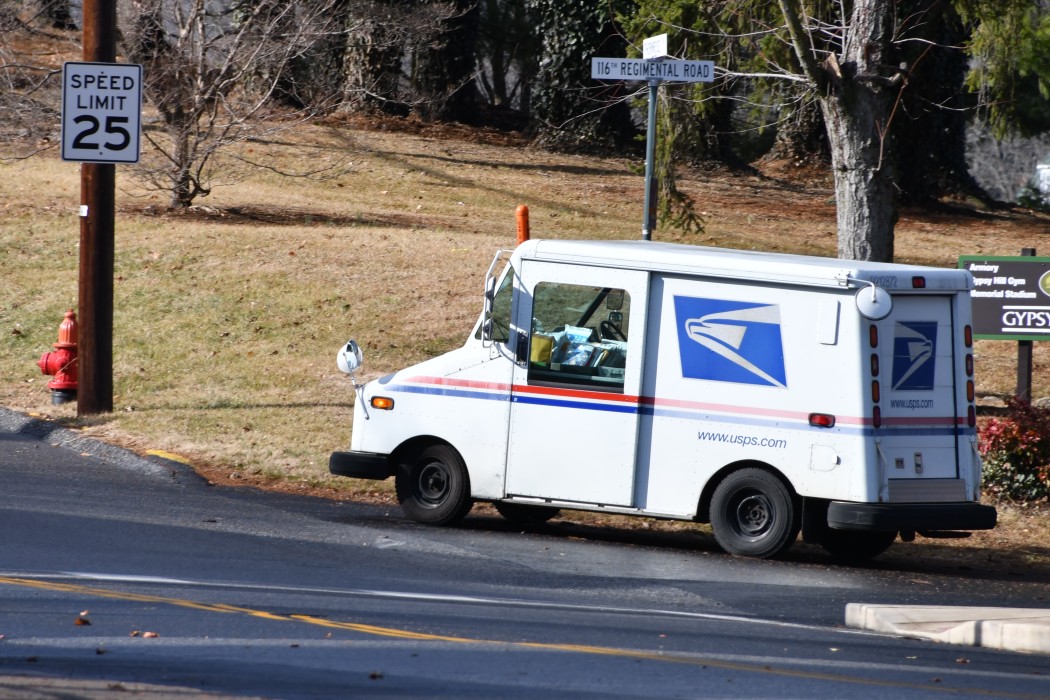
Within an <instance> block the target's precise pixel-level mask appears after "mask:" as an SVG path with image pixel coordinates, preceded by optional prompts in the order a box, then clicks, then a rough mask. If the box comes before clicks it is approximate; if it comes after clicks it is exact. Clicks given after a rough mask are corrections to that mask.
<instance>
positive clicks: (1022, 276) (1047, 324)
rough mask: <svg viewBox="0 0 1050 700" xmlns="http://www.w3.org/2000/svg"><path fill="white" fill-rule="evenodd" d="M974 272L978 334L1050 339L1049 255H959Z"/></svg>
mask: <svg viewBox="0 0 1050 700" xmlns="http://www.w3.org/2000/svg"><path fill="white" fill-rule="evenodd" d="M959 267H961V268H962V269H964V270H969V271H970V274H971V275H973V289H972V290H971V291H970V299H971V301H972V303H973V334H974V337H975V338H986V339H992V340H1050V258H1048V257H1035V256H1020V257H1018V256H1012V257H1010V256H996V255H990V256H978V255H962V256H959Z"/></svg>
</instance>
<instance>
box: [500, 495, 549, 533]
mask: <svg viewBox="0 0 1050 700" xmlns="http://www.w3.org/2000/svg"><path fill="white" fill-rule="evenodd" d="M492 505H493V507H495V509H496V512H497V513H499V514H500V515H502V516H503V517H504V518H506V519H507V520H509V521H511V522H512V523H514V524H515V525H521V526H522V527H530V526H535V525H542V524H543V523H545V522H547V521H548V520H550V519H551V518H553V517H554V516H555V515H557V514H558V513H560V512H561V510H559V509H558V508H555V507H553V506H535V505H531V504H525V503H509V502H507V501H496V502H495V503H493V504H492Z"/></svg>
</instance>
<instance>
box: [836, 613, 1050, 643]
mask: <svg viewBox="0 0 1050 700" xmlns="http://www.w3.org/2000/svg"><path fill="white" fill-rule="evenodd" d="M846 624H847V625H848V626H850V627H859V628H862V629H868V630H872V631H875V632H887V633H889V634H896V635H900V636H904V637H916V638H920V639H932V640H934V641H938V642H945V643H947V644H964V645H967V646H977V647H988V648H991V649H1005V650H1008V651H1021V652H1028V653H1033V654H1050V608H988V607H952V606H944V605H870V604H867V603H848V604H847V605H846Z"/></svg>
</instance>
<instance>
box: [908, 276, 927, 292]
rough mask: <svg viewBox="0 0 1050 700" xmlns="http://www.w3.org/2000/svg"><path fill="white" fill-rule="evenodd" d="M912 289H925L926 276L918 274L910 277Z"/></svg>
mask: <svg viewBox="0 0 1050 700" xmlns="http://www.w3.org/2000/svg"><path fill="white" fill-rule="evenodd" d="M911 288H912V289H926V278H925V277H922V276H920V275H915V276H914V277H912V278H911Z"/></svg>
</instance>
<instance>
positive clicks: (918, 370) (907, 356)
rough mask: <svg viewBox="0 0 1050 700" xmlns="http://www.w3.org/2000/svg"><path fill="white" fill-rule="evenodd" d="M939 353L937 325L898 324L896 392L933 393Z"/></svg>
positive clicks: (895, 354) (894, 375)
mask: <svg viewBox="0 0 1050 700" xmlns="http://www.w3.org/2000/svg"><path fill="white" fill-rule="evenodd" d="M936 351H937V322H936V321H898V322H897V324H896V327H895V332H894V334H893V388H894V389H895V390H898V391H930V390H932V389H933V381H934V370H935V369H936Z"/></svg>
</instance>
